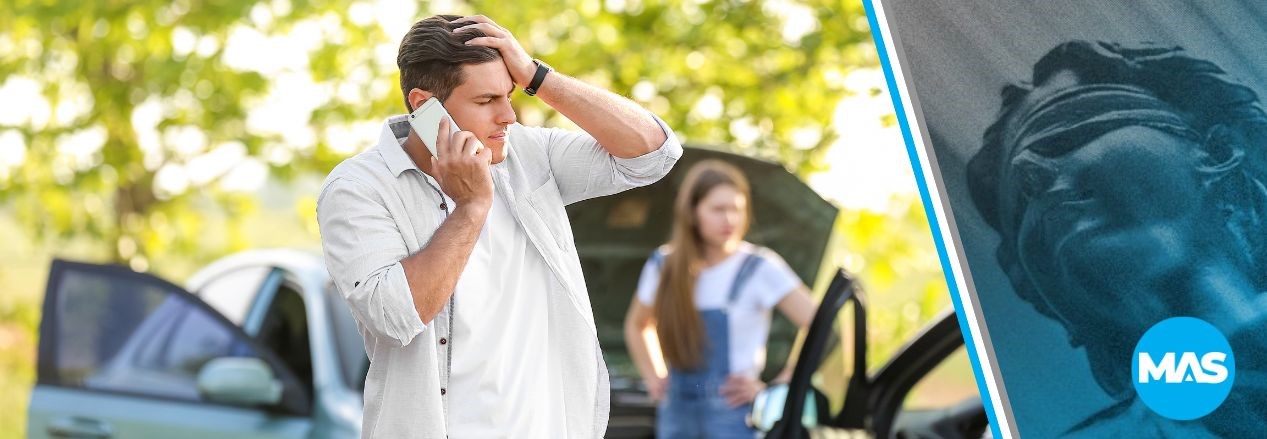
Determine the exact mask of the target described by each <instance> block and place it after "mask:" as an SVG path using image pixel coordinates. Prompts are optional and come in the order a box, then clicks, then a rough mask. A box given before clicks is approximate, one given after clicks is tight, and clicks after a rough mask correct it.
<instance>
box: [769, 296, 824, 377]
mask: <svg viewBox="0 0 1267 439" xmlns="http://www.w3.org/2000/svg"><path fill="white" fill-rule="evenodd" d="M775 307H776V308H778V309H779V312H781V313H783V315H784V316H786V317H787V319H788V320H791V321H792V324H794V325H796V327H797V328H800V331H797V333H796V342H794V343H793V344H792V350H791V351H789V353H788V359H787V362H785V363H784V364H785V365H784V366H783V371H782V372H779V375H778V376H775V377H774V379H773V380H771V382H775V383H786V382H789V381H792V371H793V370H795V367H796V357H797V355H798V353H800V351H801V343H802V342H804V341H805V331H806V330H808V329H809V324H810V322H812V321H814V313H815V312H817V311H818V305H815V304H814V299H813V298H811V297H810V295H809V288H806V287H805V285H797V287H796V289H794V290H792V292H790V293H788V294H787V295H786V296H784V297H783V300H780V301H779V303H778V304H776V305H775Z"/></svg>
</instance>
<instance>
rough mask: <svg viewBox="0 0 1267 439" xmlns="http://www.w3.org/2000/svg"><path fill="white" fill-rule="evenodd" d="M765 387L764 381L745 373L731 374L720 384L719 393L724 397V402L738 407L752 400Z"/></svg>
mask: <svg viewBox="0 0 1267 439" xmlns="http://www.w3.org/2000/svg"><path fill="white" fill-rule="evenodd" d="M764 389H765V383H763V382H761V380H759V379H756V378H753V377H750V376H747V375H731V376H728V377H726V382H725V383H724V384H722V386H721V395H722V396H723V397H725V398H726V404H727V405H729V406H731V407H739V406H741V405H744V404H747V403H750V402H752V400H753V399H755V398H756V397H757V393H760V392H761V391H762V390H764Z"/></svg>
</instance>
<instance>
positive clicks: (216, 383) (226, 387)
mask: <svg viewBox="0 0 1267 439" xmlns="http://www.w3.org/2000/svg"><path fill="white" fill-rule="evenodd" d="M198 392H199V393H200V394H201V395H202V396H203V397H205V398H206V399H207V400H209V401H212V402H219V403H225V404H233V405H240V406H257V405H275V404H277V403H279V402H281V400H282V383H281V381H278V380H277V378H275V377H274V376H273V369H271V368H269V367H268V363H265V362H264V360H260V359H258V358H245V357H222V358H216V359H214V360H211V361H209V362H207V364H206V365H205V366H203V367H202V370H200V371H198Z"/></svg>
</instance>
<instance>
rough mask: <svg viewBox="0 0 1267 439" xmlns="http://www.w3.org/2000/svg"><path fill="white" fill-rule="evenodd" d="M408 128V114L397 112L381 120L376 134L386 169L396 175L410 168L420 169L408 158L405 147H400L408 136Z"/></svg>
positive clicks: (379, 151)
mask: <svg viewBox="0 0 1267 439" xmlns="http://www.w3.org/2000/svg"><path fill="white" fill-rule="evenodd" d="M409 130H410V127H409V115H408V114H398V115H395V116H392V117H389V118H387V119H386V120H384V121H383V129H382V130H381V131H380V132H379V135H378V146H377V148H378V153H379V154H381V155H382V156H383V161H384V162H387V169H388V170H390V171H391V172H392V175H394V176H396V177H400V174H403V173H404V172H405V171H408V170H410V169H414V170H420V169H418V165H417V164H416V163H414V160H413V159H412V158H409V154H407V153H405V148H403V147H401V144H402V143H404V142H405V139H406V138H408V137H409Z"/></svg>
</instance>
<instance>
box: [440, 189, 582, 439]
mask: <svg viewBox="0 0 1267 439" xmlns="http://www.w3.org/2000/svg"><path fill="white" fill-rule="evenodd" d="M445 198H446V202H448V203H453V201H452V199H449V198H448V197H445ZM493 199H494V200H493V205H492V208H491V209H489V212H488V218H487V219H486V220H485V222H484V228H483V230H481V231H480V236H479V239H478V240H477V241H476V242H475V247H474V249H473V250H472V252H471V258H470V259H469V260H468V261H467V263H466V268H465V269H463V271H462V276H461V277H460V278H459V279H458V283H457V288H456V290H455V291H454V293H453V295H454V300H455V302H456V303H455V304H454V309H455V311H456V312H455V313H454V320H453V338H454V339H455V340H460V341H461V342H459V343H454V351H453V369H452V375H450V378H449V387H448V393H447V396H448V417H447V418H448V426H449V437H454V438H467V437H469V438H492V437H497V438H504V437H569V436H568V433H567V431H566V425H567V424H566V422H565V420H564V418H563V417H564V415H565V414H566V410H565V407H564V404H563V394H562V392H559V391H558V389H561V388H563V383H562V380H563V377H561V376H559V372H558V371H559V370H560V369H559V368H557V367H550V365H549V362H550V361H552V360H553V357H556V356H554V355H549V352H550V349H549V348H550V346H549V343H548V341H549V330H550V326H549V318H548V317H549V316H548V314H549V311H548V307H547V306H548V305H547V303H546V293H547V291H548V288H549V282H550V279H551V278H550V270H549V267H548V266H547V265H546V262H545V259H543V257H542V256H541V253H540V252H538V251H537V249H536V248H535V247H533V245H532V242H531V241H529V240H528V236H527V234H526V233H525V232H524V230H523V228H521V227H519V225H518V224H517V223H516V222H515V218H514V216H513V215H512V214H511V212H510V209H509V207H508V206H507V205H506V202H505V201H504V200H502V197H501V194H498V195H496V196H494V197H493ZM450 205H453V204H450ZM441 367H443V365H442V366H441Z"/></svg>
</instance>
